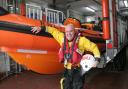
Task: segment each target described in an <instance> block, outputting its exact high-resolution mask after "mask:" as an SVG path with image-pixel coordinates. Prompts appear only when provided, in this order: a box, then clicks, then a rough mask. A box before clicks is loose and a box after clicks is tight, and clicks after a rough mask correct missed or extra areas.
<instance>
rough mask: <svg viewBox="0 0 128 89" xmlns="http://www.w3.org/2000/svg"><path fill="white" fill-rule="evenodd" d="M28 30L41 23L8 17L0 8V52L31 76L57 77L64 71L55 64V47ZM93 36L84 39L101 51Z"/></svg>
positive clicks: (47, 36) (43, 34)
mask: <svg viewBox="0 0 128 89" xmlns="http://www.w3.org/2000/svg"><path fill="white" fill-rule="evenodd" d="M32 26H41V21H40V20H34V19H30V18H26V17H24V16H21V15H17V14H11V13H9V12H8V11H6V10H5V9H3V8H1V7H0V38H1V39H0V50H1V51H2V52H6V53H7V54H8V55H9V56H10V57H11V58H12V59H13V60H15V61H16V62H17V63H19V64H21V65H23V66H25V67H27V69H29V70H32V71H34V72H37V73H40V74H56V73H60V72H61V71H63V69H64V68H63V65H62V64H60V63H59V62H58V50H59V48H60V46H59V44H58V43H57V42H56V41H55V40H54V39H53V37H52V36H51V35H50V34H48V33H46V32H45V31H43V30H42V31H41V32H40V33H38V34H33V33H32V32H31V31H30V30H31V27H32ZM97 34H99V33H96V32H91V31H90V30H89V31H87V30H86V31H85V32H84V36H87V37H89V39H91V40H92V41H95V42H96V40H95V39H98V40H99V42H98V41H97V44H98V46H99V48H100V49H102V48H105V47H104V46H105V44H104V41H101V42H100V40H102V38H101V36H99V35H97ZM103 44H104V45H103Z"/></svg>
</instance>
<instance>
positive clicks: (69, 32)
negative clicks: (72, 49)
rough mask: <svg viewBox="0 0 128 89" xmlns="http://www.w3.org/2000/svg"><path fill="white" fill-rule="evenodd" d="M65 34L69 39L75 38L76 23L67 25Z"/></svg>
mask: <svg viewBox="0 0 128 89" xmlns="http://www.w3.org/2000/svg"><path fill="white" fill-rule="evenodd" d="M65 35H66V38H67V39H68V41H71V40H73V38H74V35H75V27H74V25H72V24H68V25H67V26H66V27H65Z"/></svg>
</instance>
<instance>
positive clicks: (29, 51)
mask: <svg viewBox="0 0 128 89" xmlns="http://www.w3.org/2000/svg"><path fill="white" fill-rule="evenodd" d="M17 52H21V53H37V54H48V51H46V50H26V49H17Z"/></svg>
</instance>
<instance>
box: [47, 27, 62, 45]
mask: <svg viewBox="0 0 128 89" xmlns="http://www.w3.org/2000/svg"><path fill="white" fill-rule="evenodd" d="M46 32H48V33H50V34H51V35H52V36H53V37H54V38H55V40H57V42H58V43H59V44H60V45H62V42H63V39H64V33H63V32H60V31H59V30H58V29H56V28H54V27H46Z"/></svg>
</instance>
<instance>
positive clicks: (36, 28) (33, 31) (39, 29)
mask: <svg viewBox="0 0 128 89" xmlns="http://www.w3.org/2000/svg"><path fill="white" fill-rule="evenodd" d="M31 31H32V33H35V34H37V33H39V32H40V31H41V27H38V26H37V27H36V26H35V27H32V30H31Z"/></svg>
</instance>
